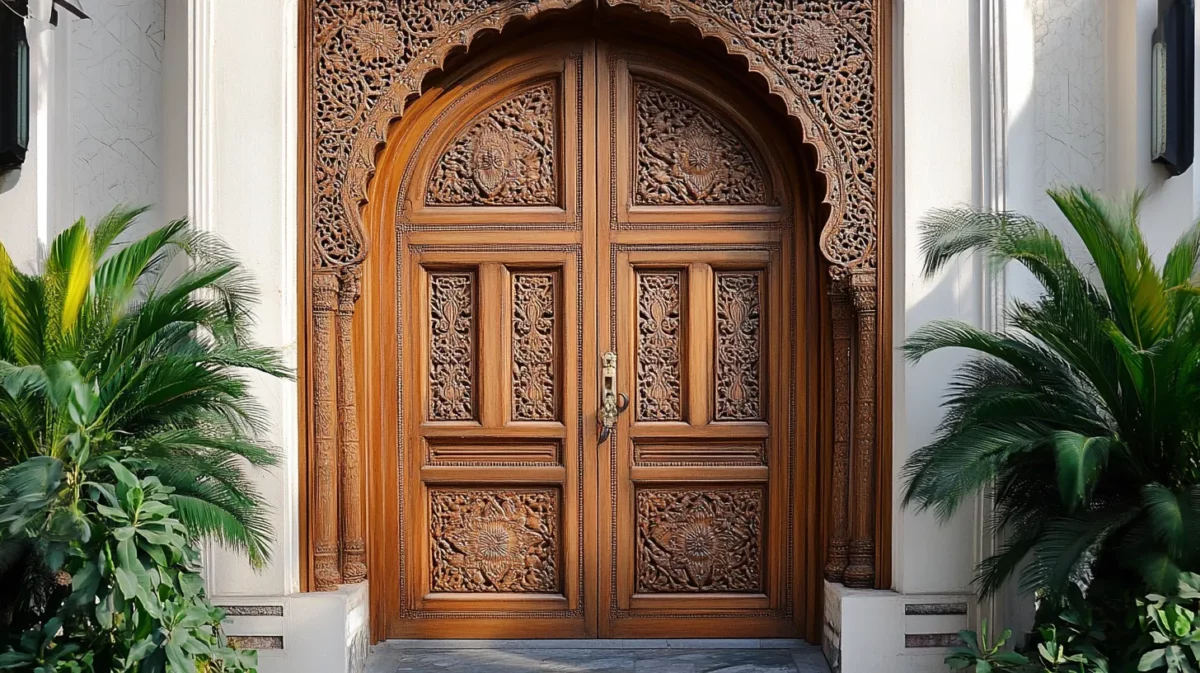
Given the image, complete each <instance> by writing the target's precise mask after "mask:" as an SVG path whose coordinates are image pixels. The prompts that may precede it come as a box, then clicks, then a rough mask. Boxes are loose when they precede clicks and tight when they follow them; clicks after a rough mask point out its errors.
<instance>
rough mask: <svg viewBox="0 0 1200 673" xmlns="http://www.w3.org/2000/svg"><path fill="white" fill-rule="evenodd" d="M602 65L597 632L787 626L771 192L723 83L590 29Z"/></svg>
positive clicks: (781, 323)
mask: <svg viewBox="0 0 1200 673" xmlns="http://www.w3.org/2000/svg"><path fill="white" fill-rule="evenodd" d="M598 72H599V74H600V78H599V80H598V98H600V99H601V100H604V99H607V100H608V101H609V102H610V114H609V115H607V116H605V115H601V116H600V117H599V118H598V122H597V123H598V129H599V131H600V134H599V139H598V140H599V144H598V147H599V150H598V154H599V155H600V156H604V155H605V154H606V153H608V154H610V155H611V156H612V157H613V161H611V162H610V165H609V166H608V167H607V169H605V168H603V167H602V169H601V172H600V190H599V191H600V193H601V194H603V193H605V188H606V186H610V187H611V188H610V189H608V190H607V191H608V194H609V199H610V203H609V218H608V222H607V223H606V225H601V226H600V227H599V228H598V231H599V234H598V235H599V238H600V243H599V246H598V247H599V252H600V254H601V255H602V258H607V260H608V264H607V265H602V266H601V274H602V275H601V279H600V286H601V287H602V288H603V287H605V286H607V289H608V297H607V299H608V304H609V306H608V311H604V312H602V313H601V316H600V318H601V321H602V323H607V324H606V325H605V327H607V330H608V334H609V342H610V345H611V348H612V349H613V350H614V351H615V352H616V353H617V354H618V363H619V365H618V384H619V387H620V388H621V390H622V391H623V392H624V393H625V394H627V395H628V396H629V398H630V408H629V410H628V412H627V413H626V414H624V415H623V416H622V417H621V419H620V424H619V426H618V429H617V432H616V433H615V436H614V438H613V439H612V440H610V441H609V442H607V444H606V445H602V446H600V479H601V483H602V488H601V498H602V500H601V502H602V505H601V508H600V510H601V512H606V513H607V514H608V516H606V517H605V520H603V521H601V529H602V530H601V536H602V537H601V540H600V553H601V573H600V576H601V582H602V584H601V600H602V601H604V604H603V605H602V611H601V619H600V633H601V634H602V635H606V636H612V637H713V636H727V637H728V636H746V637H770V636H790V635H795V633H797V622H796V620H795V619H794V617H793V615H794V605H793V598H792V596H793V593H792V592H793V581H792V575H793V572H792V568H793V565H794V563H793V560H794V558H795V556H794V543H795V538H794V535H793V533H792V531H793V526H792V521H793V515H794V512H793V507H792V502H793V500H794V490H793V489H792V487H791V484H793V483H794V482H793V480H794V467H793V465H794V462H793V457H792V453H793V451H792V450H793V447H794V443H793V434H794V433H793V431H792V423H793V422H794V417H793V415H792V414H791V409H792V405H793V404H794V385H793V383H794V382H793V381H792V367H791V366H790V365H791V363H792V359H793V357H794V354H793V352H792V345H793V342H792V339H791V334H790V332H791V330H790V325H791V324H792V320H793V315H794V314H795V307H794V305H793V299H792V298H793V297H794V285H793V280H792V279H793V270H792V269H791V267H790V261H789V256H788V255H786V254H784V251H785V250H790V247H789V246H790V230H789V228H788V227H787V225H786V212H787V210H786V206H785V205H784V204H783V202H782V199H781V198H780V193H781V190H780V189H779V187H778V185H776V184H774V182H773V171H772V170H771V166H770V164H769V163H768V159H767V157H766V156H764V154H763V152H762V151H761V150H760V149H759V148H761V147H763V146H764V145H763V144H762V143H761V142H759V140H758V139H757V138H756V137H754V136H751V135H749V134H748V132H747V131H745V130H743V129H749V128H753V125H752V124H751V123H750V122H749V121H748V120H746V119H745V118H744V117H743V116H742V115H741V114H740V113H738V112H737V111H736V110H735V109H733V107H731V106H730V105H729V104H728V102H727V101H728V100H736V99H725V100H721V99H715V98H714V96H715V95H716V94H718V93H719V92H722V91H723V89H722V87H720V86H718V85H716V84H711V85H710V84H709V83H706V82H704V80H702V79H698V78H697V77H696V76H695V75H694V74H689V76H688V78H686V79H685V78H684V77H683V76H681V73H682V72H683V71H682V70H680V69H678V68H673V67H671V65H670V64H669V61H667V62H664V61H663V60H661V59H657V58H652V57H647V56H645V55H641V54H638V53H631V52H627V51H623V50H620V49H616V48H607V47H604V46H602V47H601V50H600V62H599V70H598ZM606 267H607V268H606Z"/></svg>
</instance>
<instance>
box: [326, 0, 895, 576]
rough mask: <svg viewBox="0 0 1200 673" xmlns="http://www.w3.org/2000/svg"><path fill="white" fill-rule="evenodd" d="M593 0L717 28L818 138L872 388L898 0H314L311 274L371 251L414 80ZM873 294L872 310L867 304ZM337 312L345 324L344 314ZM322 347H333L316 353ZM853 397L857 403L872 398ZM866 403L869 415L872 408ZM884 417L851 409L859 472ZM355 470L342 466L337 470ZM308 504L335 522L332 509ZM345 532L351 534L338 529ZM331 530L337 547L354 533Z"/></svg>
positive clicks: (831, 235)
mask: <svg viewBox="0 0 1200 673" xmlns="http://www.w3.org/2000/svg"><path fill="white" fill-rule="evenodd" d="M598 2H603V3H605V4H607V5H610V6H614V7H617V6H622V7H630V8H633V9H638V10H642V11H645V12H647V13H652V14H657V15H660V16H665V17H666V18H667V19H669V20H670V21H672V22H679V23H682V24H686V25H689V26H691V27H693V28H694V29H695V30H697V31H698V32H699V33H700V35H702V36H703V37H705V38H712V39H715V40H717V41H719V42H720V43H721V44H723V45H724V47H725V49H726V51H728V53H730V54H732V55H735V56H739V57H741V58H744V59H745V61H746V63H747V68H748V69H749V70H750V71H751V72H753V73H756V74H758V75H760V76H761V77H762V78H763V80H764V81H765V82H766V85H767V87H768V89H769V90H770V92H771V93H772V94H773V95H775V96H777V97H779V98H780V99H781V100H782V102H783V103H784V105H785V106H786V109H787V111H788V114H789V115H790V116H792V117H793V118H794V119H796V120H797V121H798V123H799V124H800V128H801V130H802V133H803V137H804V140H805V142H806V143H807V144H809V145H810V146H812V147H813V148H814V149H815V152H816V156H817V161H816V165H815V168H816V170H817V171H818V172H820V173H821V174H822V176H823V177H824V179H825V182H826V188H825V195H824V199H823V201H824V203H825V204H827V205H828V207H829V212H828V216H827V217H826V219H825V222H824V223H823V224H822V225H821V233H820V237H819V247H820V250H821V252H822V254H823V256H824V258H825V259H826V260H827V261H828V262H829V264H830V272H831V274H832V276H833V277H834V278H835V279H837V280H839V281H845V280H848V279H852V280H853V283H852V285H853V286H854V287H853V292H852V294H853V295H855V296H856V301H855V302H854V304H855V307H856V311H857V313H858V320H857V325H856V327H857V330H858V331H859V332H860V333H859V334H858V338H857V339H856V346H857V348H856V353H855V357H854V361H855V364H856V366H855V367H854V369H855V371H854V377H855V389H856V392H859V393H862V394H868V395H869V396H870V397H871V399H872V401H873V400H874V399H877V398H878V394H879V391H878V386H877V382H876V380H875V375H874V367H875V358H874V356H873V355H874V353H876V352H877V350H880V349H879V345H878V344H879V334H878V330H877V327H876V325H875V319H874V310H873V306H874V304H873V303H870V302H868V300H867V298H866V297H865V296H862V297H859V295H865V294H874V293H877V292H879V291H880V290H879V287H880V283H879V280H880V279H877V278H876V275H877V274H876V269H877V268H878V265H879V260H878V243H879V228H880V213H879V206H880V203H881V202H882V199H881V193H880V190H881V182H882V181H881V175H880V166H881V161H880V159H881V157H880V145H881V142H882V137H883V136H882V134H881V133H880V127H881V121H880V117H881V114H882V112H881V107H882V103H881V101H882V100H883V98H882V97H881V85H882V81H881V80H882V79H883V78H882V70H881V51H880V48H879V45H880V44H881V41H880V30H881V16H886V7H887V3H888V2H889V0H776V1H774V2H762V1H761V0H308V5H307V7H306V10H305V11H306V12H307V14H306V15H305V21H306V28H307V34H306V39H307V40H308V44H307V50H308V52H307V61H306V65H307V72H306V73H305V77H306V86H307V92H308V109H307V110H306V114H307V115H308V122H309V126H308V130H307V132H308V138H307V141H306V142H307V145H308V150H309V153H310V154H309V158H308V165H307V167H306V168H307V175H306V179H307V180H308V181H309V182H308V190H309V191H308V198H309V201H308V205H307V208H308V213H309V215H308V217H309V222H308V241H307V245H309V246H310V247H309V251H310V259H311V262H312V263H311V266H312V272H313V273H314V274H319V273H323V272H324V273H328V272H333V273H335V274H338V275H339V276H338V277H340V276H341V275H342V274H341V272H342V271H344V270H346V271H352V270H353V268H355V267H357V266H358V265H360V264H361V263H362V261H363V260H364V259H365V257H366V254H367V247H368V241H367V240H366V237H365V235H364V227H363V223H362V207H363V205H364V204H365V202H366V195H367V190H368V186H369V183H370V180H371V178H372V176H373V174H374V171H375V161H376V152H377V151H378V149H379V147H380V146H382V145H383V143H384V142H385V138H386V136H387V131H388V127H389V126H390V124H391V123H392V122H394V121H396V120H398V119H399V118H400V117H401V116H402V115H403V114H404V111H405V107H406V105H407V104H408V103H409V102H410V101H411V100H412V99H415V98H416V97H417V96H418V95H419V94H420V92H421V83H422V80H423V79H424V78H425V76H426V75H428V74H430V73H431V72H434V71H436V70H439V69H441V68H442V67H443V64H444V62H445V60H446V58H447V57H448V56H449V55H450V54H451V53H452V52H454V51H456V50H460V49H464V48H466V47H468V46H469V45H470V43H471V42H472V41H473V40H474V39H475V38H476V36H478V35H479V34H480V33H482V32H485V31H499V30H502V29H503V28H504V27H505V26H506V25H507V24H509V23H510V22H512V21H514V20H516V19H522V18H524V19H529V18H533V17H535V16H537V15H540V14H542V13H544V12H547V11H550V10H559V9H569V8H571V7H574V6H577V5H580V4H585V3H598ZM868 303H870V305H871V307H872V309H871V310H864V308H863V307H864V306H866V305H867V304H868ZM342 310H343V312H344V311H345V309H342ZM314 316H315V313H314ZM322 324H323V323H322ZM339 326H340V327H342V328H343V330H348V321H345V320H344V321H341V323H339ZM321 344H324V346H322V345H321ZM309 348H310V351H311V352H310V353H309V358H310V361H314V360H315V361H324V362H332V361H336V360H337V359H338V357H339V355H340V358H341V360H342V361H349V360H351V359H352V354H348V353H346V352H342V353H338V352H337V351H339V350H342V351H349V350H350V349H352V348H353V344H352V343H349V344H344V345H342V347H341V348H340V349H339V348H338V344H337V343H335V340H333V339H325V340H320V339H317V340H314V341H312V342H310V347H309ZM321 348H328V349H330V352H316V351H319V350H320V349H321ZM350 384H352V381H350V382H347V383H342V384H341V385H338V386H337V390H336V393H337V409H338V415H339V417H341V418H342V419H343V422H352V421H350V420H346V419H348V418H353V417H354V414H353V400H351V399H350V397H351V396H352V395H353V390H354V386H353V385H350ZM860 406H861V408H860V409H859V411H860V412H861V411H863V410H866V409H867V408H868V406H869V405H860ZM869 408H870V409H871V410H872V413H873V414H874V412H875V409H874V407H873V406H871V407H869ZM876 428H877V423H875V422H865V419H864V420H858V421H857V422H855V423H854V441H853V447H854V448H853V452H854V453H855V456H854V460H853V461H851V462H853V463H854V464H855V465H857V466H859V469H860V471H861V470H862V468H863V467H866V468H869V467H870V466H871V462H870V461H869V460H867V456H864V455H862V454H863V453H864V452H871V453H873V452H874V451H875V443H876V440H877V436H878V435H877V433H876ZM346 430H347V432H345V433H343V434H345V435H346V436H349V437H357V432H356V431H354V429H353V428H349V429H346ZM317 444H318V445H317V446H315V447H314V448H315V449H316V453H317V455H316V456H315V458H316V462H317V463H318V464H320V463H321V460H322V459H323V456H322V455H321V454H322V448H324V450H325V451H326V452H329V453H334V454H335V455H336V453H338V448H344V447H332V446H329V445H328V444H327V443H326V444H321V443H320V442H318V443H317ZM325 458H328V456H326V457H325ZM359 478H360V477H358V476H357V475H343V479H342V481H344V482H346V481H348V482H353V481H354V480H355V479H359ZM857 479H858V481H857V483H858V484H859V485H860V486H859V488H858V489H855V490H857V491H858V492H857V493H853V492H852V494H851V495H852V500H853V503H852V507H851V511H850V512H848V514H850V515H851V523H852V524H853V523H855V515H856V514H857V515H859V516H860V517H861V515H862V513H863V512H866V511H870V510H873V509H874V502H875V498H873V497H870V496H869V495H867V494H864V493H862V491H863V490H865V487H866V485H867V482H866V481H865V480H866V477H865V475H862V474H860V475H857ZM342 486H343V488H346V487H350V488H353V486H354V484H352V483H343V484H342ZM325 506H327V505H325ZM314 518H315V519H316V520H318V521H327V520H330V519H331V518H332V520H335V521H336V520H338V517H337V515H336V513H332V514H331V513H326V516H325V517H322V516H319V515H318V516H316V517H314ZM857 523H858V526H857V529H856V531H854V532H855V533H857V534H858V536H859V538H860V542H864V541H863V539H862V536H864V535H867V532H866V530H865V529H866V528H867V527H868V524H869V520H864V519H863V518H858V519H857ZM851 527H853V525H852V526H851ZM340 532H341V534H342V536H343V537H344V534H345V531H340ZM851 537H854V535H853V534H852V536H851ZM338 542H339V545H338V548H337V551H338V553H339V554H340V553H342V552H344V548H345V546H346V542H347V540H344V539H340V540H339V541H338ZM851 542H853V540H851ZM851 546H855V545H851ZM856 551H857V552H858V553H857V554H856V556H857V560H858V563H855V562H854V561H855V560H856V559H851V565H852V566H856V567H855V568H854V570H855V571H856V572H854V573H851V575H853V577H854V580H855V582H854V583H855V584H858V585H867V584H870V583H871V579H870V577H869V576H874V572H875V569H874V567H873V565H872V566H871V567H865V566H866V564H867V557H868V556H869V548H868V547H867V546H866V545H865V544H859V545H857V549H856ZM343 561H345V559H343ZM355 565H357V564H355ZM318 584H320V583H318ZM326 588H328V587H326Z"/></svg>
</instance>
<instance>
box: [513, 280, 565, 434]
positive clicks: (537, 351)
mask: <svg viewBox="0 0 1200 673" xmlns="http://www.w3.org/2000/svg"><path fill="white" fill-rule="evenodd" d="M557 284H558V283H557V276H556V275H555V274H552V273H517V274H513V276H512V417H513V419H514V420H518V421H552V420H554V419H555V418H557V412H558V396H557V393H556V390H555V385H554V378H555V350H556V348H555V341H556V340H557V334H556V330H555V322H556V320H557V315H556V311H557V306H558V303H557V300H556V297H555V291H556V287H557Z"/></svg>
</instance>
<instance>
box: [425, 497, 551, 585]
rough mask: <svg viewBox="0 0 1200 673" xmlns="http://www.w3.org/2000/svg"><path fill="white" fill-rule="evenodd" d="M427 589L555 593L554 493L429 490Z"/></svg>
mask: <svg viewBox="0 0 1200 673" xmlns="http://www.w3.org/2000/svg"><path fill="white" fill-rule="evenodd" d="M429 497H430V526H431V531H430V544H431V548H432V553H433V558H432V562H433V566H432V569H431V572H432V578H431V579H432V589H433V591H435V592H456V593H497V592H505V593H557V592H559V591H560V589H559V581H558V518H559V506H558V491H556V490H553V489H544V490H520V491H517V490H503V491H485V490H475V489H472V490H469V491H468V490H457V489H454V490H451V489H444V490H441V489H439V490H432V491H430V494H429Z"/></svg>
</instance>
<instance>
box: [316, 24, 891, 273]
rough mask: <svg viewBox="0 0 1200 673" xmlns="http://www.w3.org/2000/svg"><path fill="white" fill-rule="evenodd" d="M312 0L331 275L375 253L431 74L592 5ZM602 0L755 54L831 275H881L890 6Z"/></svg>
mask: <svg viewBox="0 0 1200 673" xmlns="http://www.w3.org/2000/svg"><path fill="white" fill-rule="evenodd" d="M313 1H314V6H313V17H312V26H311V35H312V38H313V44H312V49H313V59H312V63H311V67H310V72H309V78H310V82H309V84H310V86H311V87H312V89H313V91H314V95H313V96H312V113H313V119H312V121H313V128H312V134H313V137H312V141H313V142H312V147H313V162H314V164H315V166H314V168H315V180H314V184H313V185H312V187H313V192H314V194H313V197H314V198H313V203H312V233H313V237H312V242H313V246H314V249H313V260H314V266H316V267H318V268H328V267H338V266H343V265H348V264H357V263H359V262H361V261H362V260H363V258H364V257H365V255H366V248H367V241H366V240H365V236H364V234H363V227H362V213H361V208H362V205H363V204H364V203H365V201H366V194H367V187H368V184H369V182H370V179H371V176H372V175H373V173H374V170H375V154H376V151H377V150H378V148H379V146H380V145H382V144H383V143H384V141H385V139H386V135H387V129H388V126H389V125H390V124H391V123H392V122H393V121H395V120H397V119H399V118H400V117H401V116H402V115H403V114H404V109H405V106H406V105H407V103H408V102H409V100H410V99H412V98H413V97H415V96H417V95H418V94H419V93H420V88H421V82H422V80H423V79H424V78H425V76H426V75H428V74H429V73H431V72H433V71H434V70H437V69H440V68H441V67H442V64H443V62H444V61H445V59H446V57H447V56H448V55H449V54H450V53H451V52H452V51H454V50H455V49H460V48H465V47H467V46H468V45H469V44H470V43H471V41H472V40H473V39H474V38H475V37H476V36H477V35H478V34H479V33H481V32H483V31H487V30H501V29H502V28H503V27H504V26H505V25H507V24H508V23H509V22H511V21H512V20H514V19H516V18H532V17H534V16H536V15H538V14H541V13H543V12H545V11H548V10H553V9H566V8H570V7H572V6H575V5H578V4H581V3H583V2H587V1H589V0H540V1H535V0H498V1H497V0H490V1H489V0H458V1H455V0H419V1H411V2H399V1H397V0H313ZM592 1H595V0H592ZM603 1H604V2H605V3H607V4H609V5H613V6H631V7H635V8H639V9H641V10H644V11H646V12H651V13H655V14H660V15H664V16H666V17H667V18H669V19H670V20H672V21H679V22H684V23H686V24H688V25H690V26H692V27H694V28H695V29H696V30H698V31H699V32H700V33H701V35H703V36H704V37H708V38H715V39H717V40H719V41H720V42H721V43H722V44H724V45H725V48H726V50H727V51H728V52H729V53H730V54H733V55H736V56H740V57H742V58H744V59H746V62H747V66H748V68H749V69H750V71H751V72H755V73H757V74H759V75H761V76H762V77H763V79H764V80H765V81H766V83H767V86H768V88H769V89H770V91H771V93H773V94H774V95H776V96H778V97H779V98H780V99H781V100H782V101H783V102H784V104H785V105H786V107H787V110H788V113H789V114H790V115H791V116H792V117H794V118H795V119H797V120H798V121H799V123H800V125H801V129H802V131H803V134H804V138H805V141H806V142H807V143H809V144H810V145H812V146H813V147H814V148H815V149H816V152H817V165H816V168H817V170H818V171H819V172H820V173H821V174H822V175H824V177H825V179H826V184H827V187H826V193H825V198H824V202H825V203H826V204H828V205H829V208H830V212H829V216H828V217H827V219H826V222H825V224H824V226H823V227H822V231H821V236H820V248H821V251H822V253H823V254H824V256H825V258H826V259H827V260H828V261H829V262H830V264H831V265H832V270H833V273H834V274H835V275H837V276H840V275H842V274H843V270H844V269H846V268H850V267H857V266H865V267H868V268H874V267H875V266H876V252H875V244H876V240H877V233H876V232H877V219H878V218H877V197H878V183H879V180H878V175H877V166H878V137H877V130H878V119H877V113H878V110H877V109H876V103H877V99H878V95H877V92H878V86H877V84H876V79H877V78H876V73H877V71H878V55H877V52H878V50H877V48H876V45H877V43H878V32H879V26H878V16H879V12H878V11H877V7H876V3H877V2H883V1H885V0H782V1H780V2H771V3H764V2H759V1H757V0H603Z"/></svg>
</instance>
